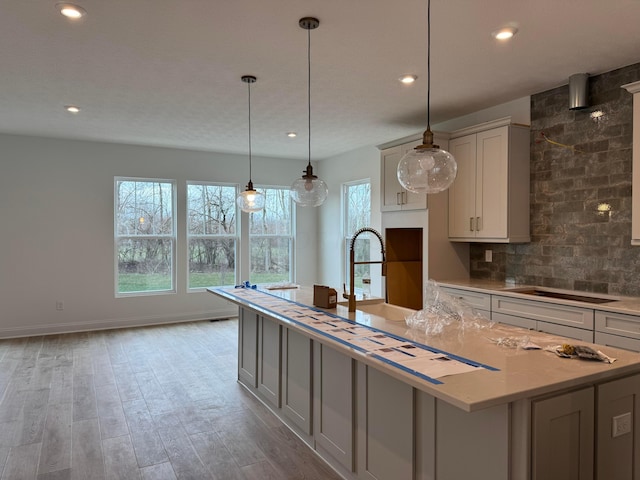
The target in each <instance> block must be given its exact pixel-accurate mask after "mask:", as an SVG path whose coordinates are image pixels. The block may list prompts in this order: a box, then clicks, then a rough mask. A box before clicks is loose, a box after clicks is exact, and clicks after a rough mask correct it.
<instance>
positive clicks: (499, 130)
mask: <svg viewBox="0 0 640 480" xmlns="http://www.w3.org/2000/svg"><path fill="white" fill-rule="evenodd" d="M449 151H450V152H451V153H452V154H453V156H454V157H455V159H456V162H457V164H458V174H457V176H456V180H455V181H454V182H453V184H452V185H451V187H449V240H451V241H461V242H494V243H511V242H513V243H523V242H529V241H530V234H529V127H526V126H522V125H512V124H511V123H510V119H503V120H497V121H495V122H488V123H485V124H482V125H479V126H476V127H471V128H466V129H464V130H458V131H457V132H454V133H452V138H451V140H450V141H449Z"/></svg>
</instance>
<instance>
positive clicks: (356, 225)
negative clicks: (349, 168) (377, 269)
mask: <svg viewBox="0 0 640 480" xmlns="http://www.w3.org/2000/svg"><path fill="white" fill-rule="evenodd" d="M343 208H344V227H343V231H344V265H345V272H344V278H345V284H347V287H349V285H348V283H349V249H350V246H351V238H352V237H353V234H354V233H356V232H357V231H358V230H359V229H361V228H363V227H369V226H371V183H370V182H369V180H361V181H357V182H350V183H345V184H344V185H343ZM354 247H355V248H354V250H355V259H356V261H358V262H367V261H369V260H371V258H370V257H371V255H370V239H369V234H368V233H366V234H362V235H361V236H359V237H358V240H357V241H356V243H355V245H354ZM363 278H369V279H370V278H371V266H370V265H356V266H355V288H356V289H361V288H362V279H363Z"/></svg>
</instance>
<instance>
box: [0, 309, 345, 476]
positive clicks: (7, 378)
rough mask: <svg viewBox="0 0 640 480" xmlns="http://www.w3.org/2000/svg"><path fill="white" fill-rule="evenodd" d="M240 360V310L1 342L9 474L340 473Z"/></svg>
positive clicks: (2, 425) (3, 449) (0, 417)
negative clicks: (230, 316) (241, 374)
mask: <svg viewBox="0 0 640 480" xmlns="http://www.w3.org/2000/svg"><path fill="white" fill-rule="evenodd" d="M236 364H237V321H236V320H223V321H218V322H195V323H186V324H177V325H170V326H158V327H146V328H137V329H123V330H109V331H100V332H87V333H76V334H65V335H51V336H44V337H31V338H21V339H12V340H0V400H1V402H0V472H1V475H0V478H1V479H2V480H22V479H26V480H31V479H37V480H54V479H55V480H63V479H64V480H66V479H73V480H94V479H95V480H98V479H126V480H132V479H141V480H164V479H176V478H177V479H194V480H205V479H246V480H251V479H261V480H265V479H278V480H281V479H302V478H304V479H322V480H328V479H338V478H339V477H338V476H337V475H336V474H335V473H334V472H333V471H332V470H331V469H330V468H329V467H327V466H326V465H325V464H324V463H323V462H322V461H321V460H319V459H318V458H317V457H316V456H315V455H314V454H313V452H312V451H311V450H310V449H308V448H307V447H306V446H305V445H304V444H303V443H302V442H301V441H300V439H299V438H297V437H296V436H295V435H293V434H292V433H291V432H290V431H289V430H288V429H287V428H286V427H285V426H284V425H282V423H280V421H279V420H277V419H276V417H275V416H273V415H272V414H271V413H270V412H269V411H268V410H267V409H266V408H265V407H264V406H263V405H262V404H261V403H260V402H258V401H257V400H255V399H254V398H253V397H252V396H251V395H250V394H248V393H247V392H246V391H245V390H244V389H243V388H242V387H240V386H239V385H238V384H237V382H236V378H237V368H236Z"/></svg>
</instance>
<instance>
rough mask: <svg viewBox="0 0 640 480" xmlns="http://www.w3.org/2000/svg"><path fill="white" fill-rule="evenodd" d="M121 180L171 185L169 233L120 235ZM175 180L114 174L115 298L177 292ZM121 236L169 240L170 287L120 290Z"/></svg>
mask: <svg viewBox="0 0 640 480" xmlns="http://www.w3.org/2000/svg"><path fill="white" fill-rule="evenodd" d="M121 182H136V183H158V184H163V183H165V184H169V185H171V231H172V233H171V234H155V235H120V234H119V233H118V226H119V222H118V211H119V208H118V207H119V204H120V203H119V200H120V198H119V195H118V193H119V190H118V185H119V183H121ZM177 197H178V195H177V181H176V180H175V179H169V178H152V177H131V176H115V177H114V180H113V260H114V270H113V272H114V284H113V287H114V295H115V298H127V297H146V296H152V295H173V294H175V293H177V272H176V268H177V262H176V254H177V235H178V229H177ZM123 238H144V239H158V240H159V239H162V240H169V241H170V246H171V262H170V263H171V288H169V289H163V290H138V291H132V292H121V291H120V290H119V288H120V282H119V279H120V268H119V262H118V259H119V248H118V242H119V240H120V239H123Z"/></svg>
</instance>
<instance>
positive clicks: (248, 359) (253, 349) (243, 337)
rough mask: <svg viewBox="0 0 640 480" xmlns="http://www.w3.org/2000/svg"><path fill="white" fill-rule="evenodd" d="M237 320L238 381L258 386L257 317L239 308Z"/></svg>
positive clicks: (250, 385) (253, 313) (253, 386)
mask: <svg viewBox="0 0 640 480" xmlns="http://www.w3.org/2000/svg"><path fill="white" fill-rule="evenodd" d="M238 313H239V319H238V337H239V338H238V345H239V348H238V380H240V381H241V382H242V383H244V384H245V385H247V386H248V387H252V388H256V387H257V386H258V375H257V374H258V315H257V314H256V313H255V312H252V311H251V310H248V309H246V308H241V309H240V311H239V312H238Z"/></svg>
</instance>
